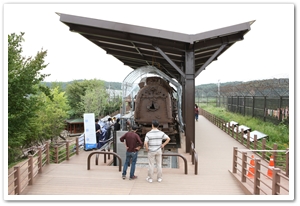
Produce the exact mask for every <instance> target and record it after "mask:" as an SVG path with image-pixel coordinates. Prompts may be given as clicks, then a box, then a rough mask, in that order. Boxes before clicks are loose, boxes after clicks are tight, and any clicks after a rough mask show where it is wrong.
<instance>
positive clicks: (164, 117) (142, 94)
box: [134, 77, 180, 148]
mask: <svg viewBox="0 0 300 206" xmlns="http://www.w3.org/2000/svg"><path fill="white" fill-rule="evenodd" d="M139 87H140V90H139V92H138V93H137V95H136V97H135V107H134V108H135V112H134V121H135V124H137V125H138V126H139V128H140V129H139V131H138V133H139V134H140V136H141V138H142V140H144V138H145V134H146V133H147V132H148V131H150V130H151V124H152V120H153V119H157V120H158V121H159V123H160V126H159V129H160V130H162V131H164V132H165V133H166V134H168V135H169V137H170V138H171V141H170V143H169V146H173V147H177V148H178V147H180V132H179V131H180V130H179V123H178V120H177V116H178V110H177V100H176V99H175V98H174V96H173V93H174V92H176V91H175V90H174V89H173V88H172V87H171V86H170V85H169V83H168V82H166V81H165V80H164V79H162V78H160V77H148V78H147V79H146V81H143V82H140V83H139Z"/></svg>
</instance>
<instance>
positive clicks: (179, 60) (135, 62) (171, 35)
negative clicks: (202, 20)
mask: <svg viewBox="0 0 300 206" xmlns="http://www.w3.org/2000/svg"><path fill="white" fill-rule="evenodd" d="M58 15H59V16H60V21H61V22H63V23H64V24H66V25H67V26H68V27H69V28H70V31H72V32H76V33H79V34H80V35H82V36H83V37H85V38H86V39H88V40H89V41H91V42H93V43H94V44H96V45H97V46H99V47H100V48H102V49H103V50H105V51H106V52H107V54H110V55H112V56H114V57H115V58H117V59H118V60H120V61H121V62H123V63H124V65H127V66H129V67H131V68H132V69H137V68H139V67H141V66H147V65H150V66H155V67H156V68H158V69H159V70H161V71H162V72H164V73H166V74H167V75H168V76H169V77H170V78H174V79H176V80H178V81H180V80H181V77H183V78H185V67H186V51H187V50H193V51H194V62H195V78H196V77H197V76H198V75H199V74H200V72H201V71H203V70H204V69H205V68H206V67H207V66H208V65H209V64H210V63H211V62H212V61H215V60H217V58H218V56H220V55H221V54H222V53H223V52H225V51H226V50H227V49H228V48H230V47H231V46H232V45H233V44H234V43H235V42H237V41H240V40H243V37H244V35H245V34H246V33H247V32H248V31H249V30H250V26H251V24H252V23H253V22H254V21H250V22H246V23H241V24H237V25H233V26H229V27H225V28H220V29H216V30H212V31H207V32H203V33H198V34H192V35H190V34H183V33H178V32H171V31H165V30H161V29H153V28H147V27H142V26H135V25H130V24H123V23H117V22H111V21H104V20H99V19H92V18H86V17H80V16H74V15H68V14H63V13H58Z"/></svg>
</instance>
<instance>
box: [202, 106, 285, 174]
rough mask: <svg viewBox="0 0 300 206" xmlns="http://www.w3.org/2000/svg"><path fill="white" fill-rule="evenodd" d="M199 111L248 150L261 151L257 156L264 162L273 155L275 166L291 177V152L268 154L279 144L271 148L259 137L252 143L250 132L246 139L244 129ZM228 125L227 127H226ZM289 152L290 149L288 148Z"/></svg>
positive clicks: (255, 137)
mask: <svg viewBox="0 0 300 206" xmlns="http://www.w3.org/2000/svg"><path fill="white" fill-rule="evenodd" d="M199 110H200V111H201V112H202V115H203V116H204V117H205V118H206V119H208V120H209V121H210V122H212V123H213V124H214V125H216V126H217V127H219V128H220V129H221V130H223V131H224V132H225V133H227V134H228V135H229V136H231V137H232V138H233V139H235V140H236V141H238V142H239V143H240V144H242V145H243V146H245V147H247V148H248V149H253V150H259V149H260V150H261V151H258V152H255V153H256V155H258V156H260V157H261V158H262V159H263V160H267V159H268V158H269V157H270V156H271V155H273V159H274V162H275V164H277V167H278V168H280V169H282V170H283V171H284V172H285V175H286V176H287V177H289V152H286V153H285V154H281V155H280V154H278V153H276V152H273V153H271V154H270V153H269V154H266V152H265V151H267V150H266V149H268V148H272V150H277V147H278V146H277V144H275V143H274V144H273V147H270V146H268V145H267V142H266V139H265V138H263V139H261V140H257V136H255V135H254V141H253V142H251V141H250V135H249V132H247V135H246V137H244V130H243V129H242V130H241V132H239V130H238V129H234V126H233V125H232V126H230V125H229V124H228V122H226V121H224V120H222V119H221V118H217V117H216V116H215V115H213V114H211V113H209V112H207V111H205V110H203V109H201V108H199ZM226 125H227V126H226ZM286 149H287V150H288V149H289V148H286Z"/></svg>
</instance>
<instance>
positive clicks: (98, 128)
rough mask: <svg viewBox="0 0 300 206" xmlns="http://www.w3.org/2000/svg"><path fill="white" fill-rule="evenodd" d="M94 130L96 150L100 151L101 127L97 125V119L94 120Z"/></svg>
mask: <svg viewBox="0 0 300 206" xmlns="http://www.w3.org/2000/svg"><path fill="white" fill-rule="evenodd" d="M95 128H96V143H97V149H100V143H99V141H100V137H101V126H100V125H99V119H95Z"/></svg>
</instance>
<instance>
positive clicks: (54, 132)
mask: <svg viewBox="0 0 300 206" xmlns="http://www.w3.org/2000/svg"><path fill="white" fill-rule="evenodd" d="M51 95H52V97H53V98H52V99H50V98H49V97H48V96H46V95H45V94H43V93H41V94H40V96H39V99H40V101H39V102H43V103H44V104H43V107H40V110H39V111H38V112H37V113H36V118H35V121H34V122H36V123H37V124H39V126H38V127H35V129H36V130H38V131H36V132H35V134H36V137H35V140H38V141H39V142H41V143H42V144H43V143H44V141H45V140H49V139H50V140H51V142H53V140H54V138H56V137H58V136H59V135H60V134H61V132H62V131H63V130H64V128H65V120H66V119H67V118H68V117H69V114H68V111H69V105H68V101H67V97H66V95H65V92H61V91H60V89H59V87H56V88H53V89H51ZM31 142H33V141H31Z"/></svg>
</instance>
